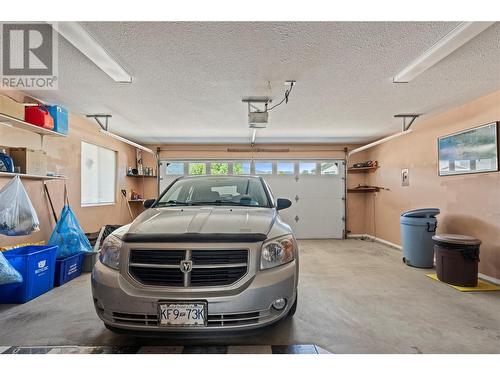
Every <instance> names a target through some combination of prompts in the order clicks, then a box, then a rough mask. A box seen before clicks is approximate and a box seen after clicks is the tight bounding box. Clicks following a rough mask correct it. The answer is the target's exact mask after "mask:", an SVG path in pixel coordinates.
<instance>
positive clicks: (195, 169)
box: [189, 163, 207, 174]
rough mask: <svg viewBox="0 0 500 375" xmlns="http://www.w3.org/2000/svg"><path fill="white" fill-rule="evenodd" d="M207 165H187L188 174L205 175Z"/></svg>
mask: <svg viewBox="0 0 500 375" xmlns="http://www.w3.org/2000/svg"><path fill="white" fill-rule="evenodd" d="M206 173H207V165H206V164H205V163H189V174H206Z"/></svg>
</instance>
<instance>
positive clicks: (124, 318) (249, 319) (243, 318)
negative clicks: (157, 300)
mask: <svg viewBox="0 0 500 375" xmlns="http://www.w3.org/2000/svg"><path fill="white" fill-rule="evenodd" d="M110 315H111V319H112V320H113V322H114V323H121V324H127V325H133V326H149V327H151V326H153V327H158V326H159V325H158V315H156V314H153V315H150V314H130V313H122V312H111V314H110ZM272 317H273V314H272V313H271V311H270V310H265V311H255V312H249V313H233V314H208V317H207V327H235V326H245V325H251V324H257V323H263V322H265V321H268V320H269V319H271V318H272ZM197 328H198V327H197Z"/></svg>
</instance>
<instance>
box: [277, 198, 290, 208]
mask: <svg viewBox="0 0 500 375" xmlns="http://www.w3.org/2000/svg"><path fill="white" fill-rule="evenodd" d="M291 205H292V201H291V200H290V199H286V198H278V201H277V202H276V209H277V210H278V211H279V210H284V209H285V208H288V207H290V206H291Z"/></svg>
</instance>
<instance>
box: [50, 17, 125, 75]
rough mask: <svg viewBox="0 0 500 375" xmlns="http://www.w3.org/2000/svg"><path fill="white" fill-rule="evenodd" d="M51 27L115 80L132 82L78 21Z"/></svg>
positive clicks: (59, 23)
mask: <svg viewBox="0 0 500 375" xmlns="http://www.w3.org/2000/svg"><path fill="white" fill-rule="evenodd" d="M52 27H53V28H54V29H55V30H56V31H57V32H58V33H59V34H60V35H62V36H63V37H64V38H65V39H66V40H67V41H68V42H70V43H71V44H72V45H73V46H75V48H77V49H78V50H80V52H81V53H83V54H84V55H85V56H87V57H88V58H89V59H90V60H91V61H92V62H93V63H94V64H96V65H97V66H98V67H99V68H100V69H101V70H102V71H103V72H104V73H106V74H107V75H108V76H110V77H111V78H112V79H113V80H114V81H115V82H122V83H131V82H132V77H131V76H130V74H128V73H127V72H126V71H125V69H123V68H122V67H121V65H120V64H119V63H118V62H117V61H116V60H115V59H113V57H111V55H110V54H109V53H108V51H106V50H105V49H104V48H103V47H102V46H101V45H100V44H99V43H98V42H97V41H96V40H95V39H94V37H93V36H92V35H90V34H89V33H88V32H87V30H85V29H84V28H83V26H82V25H80V24H79V23H78V22H58V23H54V24H52Z"/></svg>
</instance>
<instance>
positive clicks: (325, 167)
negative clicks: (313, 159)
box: [320, 163, 339, 174]
mask: <svg viewBox="0 0 500 375" xmlns="http://www.w3.org/2000/svg"><path fill="white" fill-rule="evenodd" d="M320 170H321V174H339V164H338V163H321V168H320Z"/></svg>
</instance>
